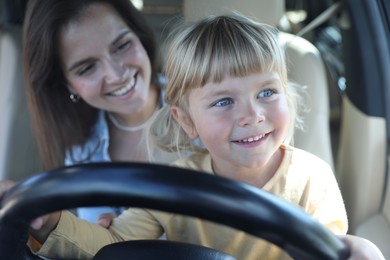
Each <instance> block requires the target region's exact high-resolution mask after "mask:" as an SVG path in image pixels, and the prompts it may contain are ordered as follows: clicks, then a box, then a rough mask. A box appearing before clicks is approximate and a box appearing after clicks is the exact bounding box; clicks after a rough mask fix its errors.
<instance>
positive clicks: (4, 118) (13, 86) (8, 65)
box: [0, 26, 41, 180]
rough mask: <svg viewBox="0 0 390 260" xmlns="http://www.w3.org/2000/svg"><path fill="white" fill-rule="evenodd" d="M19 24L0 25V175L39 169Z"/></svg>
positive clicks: (20, 175) (14, 176) (16, 177)
mask: <svg viewBox="0 0 390 260" xmlns="http://www.w3.org/2000/svg"><path fill="white" fill-rule="evenodd" d="M21 31H22V30H21V28H20V26H14V27H12V26H8V27H3V28H2V27H0V89H1V95H0V111H1V112H0V122H1V123H0V179H5V178H7V179H8V178H12V179H14V180H19V179H21V178H23V177H25V176H27V175H31V174H33V173H36V172H37V171H39V170H40V169H41V168H40V163H39V159H38V153H37V149H36V145H35V142H34V139H33V137H32V133H31V127H30V120H29V115H28V110H27V104H26V98H25V94H24V88H23V81H22V65H21V50H22V48H21V44H22V43H21V34H22V32H21Z"/></svg>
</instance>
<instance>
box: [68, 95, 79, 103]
mask: <svg viewBox="0 0 390 260" xmlns="http://www.w3.org/2000/svg"><path fill="white" fill-rule="evenodd" d="M69 98H70V100H72V102H73V103H77V102H79V100H80V96H79V95H77V94H74V93H70V95H69Z"/></svg>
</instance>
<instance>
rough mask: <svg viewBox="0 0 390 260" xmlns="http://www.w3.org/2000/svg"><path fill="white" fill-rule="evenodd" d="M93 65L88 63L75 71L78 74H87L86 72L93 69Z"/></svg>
mask: <svg viewBox="0 0 390 260" xmlns="http://www.w3.org/2000/svg"><path fill="white" fill-rule="evenodd" d="M93 67H94V65H93V64H88V65H85V66H82V67H81V68H80V69H79V70H78V71H77V74H78V75H79V76H83V75H85V74H87V73H88V72H90V71H91V70H92V69H93Z"/></svg>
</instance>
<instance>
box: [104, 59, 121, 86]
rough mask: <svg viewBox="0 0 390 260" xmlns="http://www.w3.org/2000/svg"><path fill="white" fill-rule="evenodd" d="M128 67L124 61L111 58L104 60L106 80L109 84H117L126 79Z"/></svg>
mask: <svg viewBox="0 0 390 260" xmlns="http://www.w3.org/2000/svg"><path fill="white" fill-rule="evenodd" d="M125 72H126V68H125V66H124V64H123V63H122V62H119V61H116V60H113V59H110V60H106V61H105V62H104V73H105V81H106V83H107V84H115V83H118V82H123V81H124V80H125Z"/></svg>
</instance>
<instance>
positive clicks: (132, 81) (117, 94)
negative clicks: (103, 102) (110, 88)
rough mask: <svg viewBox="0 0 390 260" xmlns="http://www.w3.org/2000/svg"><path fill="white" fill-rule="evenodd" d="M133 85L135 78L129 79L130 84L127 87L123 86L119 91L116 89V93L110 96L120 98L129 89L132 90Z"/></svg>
mask: <svg viewBox="0 0 390 260" xmlns="http://www.w3.org/2000/svg"><path fill="white" fill-rule="evenodd" d="M134 83H135V78H134V77H133V78H132V79H131V81H130V83H129V84H127V86H125V87H123V88H121V89H118V90H117V91H114V92H112V95H113V96H122V95H124V94H126V93H127V92H129V91H130V89H132V88H133V87H134Z"/></svg>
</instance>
